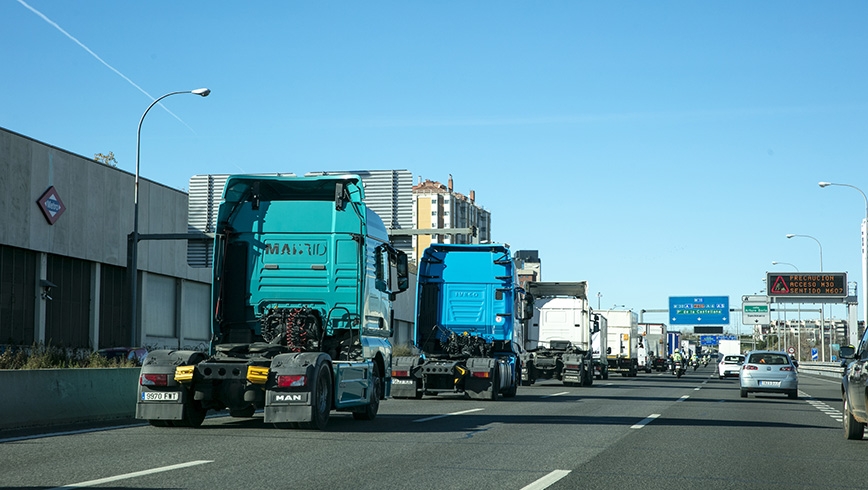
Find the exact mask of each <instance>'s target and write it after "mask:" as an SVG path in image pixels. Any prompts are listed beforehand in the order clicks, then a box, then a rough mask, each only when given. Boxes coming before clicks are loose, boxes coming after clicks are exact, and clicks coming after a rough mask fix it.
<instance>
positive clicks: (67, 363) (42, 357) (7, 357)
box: [0, 343, 136, 369]
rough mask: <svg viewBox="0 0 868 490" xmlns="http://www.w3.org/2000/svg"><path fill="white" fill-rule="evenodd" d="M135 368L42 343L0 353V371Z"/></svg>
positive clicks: (122, 361) (132, 364) (125, 362)
mask: <svg viewBox="0 0 868 490" xmlns="http://www.w3.org/2000/svg"><path fill="white" fill-rule="evenodd" d="M105 367H136V363H135V362H133V361H130V360H127V359H107V358H105V357H103V356H101V355H99V354H97V353H96V352H92V351H90V350H88V349H66V348H63V347H57V346H53V345H50V344H49V345H45V344H42V343H38V344H33V345H32V346H30V347H27V348H22V347H10V346H7V347H6V348H5V349H4V350H3V352H2V353H0V369H70V368H105Z"/></svg>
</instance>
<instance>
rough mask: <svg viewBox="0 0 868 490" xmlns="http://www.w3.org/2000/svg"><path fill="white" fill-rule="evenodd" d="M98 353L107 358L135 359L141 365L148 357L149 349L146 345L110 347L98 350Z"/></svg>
mask: <svg viewBox="0 0 868 490" xmlns="http://www.w3.org/2000/svg"><path fill="white" fill-rule="evenodd" d="M96 353H97V354H99V355H101V356H103V357H105V358H106V359H125V360H128V361H133V362H135V363H136V365H137V366H141V365H142V363H143V362H144V361H145V358H146V357H148V349H146V348H144V347H109V348H106V349H100V350H98V351H96Z"/></svg>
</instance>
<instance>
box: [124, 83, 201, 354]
mask: <svg viewBox="0 0 868 490" xmlns="http://www.w3.org/2000/svg"><path fill="white" fill-rule="evenodd" d="M210 93H211V90H210V89H207V88H197V89H196V90H183V91H180V92H169V93H168V94H165V95H162V96H160V97H158V98H156V99H154V101H153V102H151V105H149V106H148V108H147V109H145V112H144V113H142V117H141V119H139V128H138V130H137V131H136V189H135V194H134V196H133V232H132V233H131V234H130V252H129V264H128V273H129V276H130V277H129V281H130V331H131V340H132V343H131V345H132V346H138V345H140V340H139V335H138V311H137V306H138V305H137V303H138V277H137V276H138V270H139V267H138V266H139V156H140V155H141V149H142V145H141V142H142V123H143V122H144V121H145V116H147V115H148V111H150V110H151V107H154V106H155V105H157V103H158V102H160V101H161V100H163V99H165V98H166V97H169V96H170V95H177V94H193V95H198V96H200V97H208V94H210Z"/></svg>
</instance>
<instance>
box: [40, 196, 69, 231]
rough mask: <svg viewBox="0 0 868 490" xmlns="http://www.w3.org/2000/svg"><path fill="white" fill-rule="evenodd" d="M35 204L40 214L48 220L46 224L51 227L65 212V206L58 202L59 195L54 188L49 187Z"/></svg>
mask: <svg viewBox="0 0 868 490" xmlns="http://www.w3.org/2000/svg"><path fill="white" fill-rule="evenodd" d="M36 203H37V204H39V209H41V210H42V214H44V215H45V219H47V220H48V224H50V225H53V224H54V223H55V222H56V221H57V219H58V218H60V215H61V214H63V212H64V211H66V206H64V205H63V201H61V200H60V195H59V194H58V193H57V189H55V188H54V186H51V187H49V188H48V190H47V191H45V192H44V193H43V194H42V197H40V198H39V199H38V200H37V201H36Z"/></svg>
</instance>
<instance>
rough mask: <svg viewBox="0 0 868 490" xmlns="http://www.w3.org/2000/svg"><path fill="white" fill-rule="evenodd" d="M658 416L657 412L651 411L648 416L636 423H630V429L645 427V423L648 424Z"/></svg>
mask: <svg viewBox="0 0 868 490" xmlns="http://www.w3.org/2000/svg"><path fill="white" fill-rule="evenodd" d="M659 416H660V414H659V413H652V414H651V415H649V416H648V417H646V418H645V419H643V420H642V421H641V422H639V423H638V424H635V425H631V426H630V428H631V429H641V428H642V427H645V426H646V425H648V424H650V423H651V421H652V420H654V419H656V418H657V417H659Z"/></svg>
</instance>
